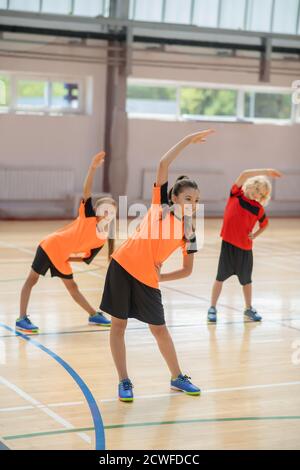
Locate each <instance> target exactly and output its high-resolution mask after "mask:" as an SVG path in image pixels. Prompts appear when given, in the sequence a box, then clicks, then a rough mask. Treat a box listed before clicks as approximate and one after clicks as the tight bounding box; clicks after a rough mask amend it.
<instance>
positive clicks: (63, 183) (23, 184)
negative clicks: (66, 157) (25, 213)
mask: <svg viewBox="0 0 300 470" xmlns="http://www.w3.org/2000/svg"><path fill="white" fill-rule="evenodd" d="M74 191H75V175H74V170H72V169H66V168H56V169H54V168H49V169H47V168H36V167H35V168H0V200H9V201H20V200H27V201H29V200H30V201H34V200H36V201H37V200H62V199H66V198H68V197H72V196H73V194H74Z"/></svg>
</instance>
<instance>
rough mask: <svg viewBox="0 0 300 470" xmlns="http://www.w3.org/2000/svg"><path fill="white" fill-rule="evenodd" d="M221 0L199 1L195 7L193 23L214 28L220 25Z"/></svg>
mask: <svg viewBox="0 0 300 470" xmlns="http://www.w3.org/2000/svg"><path fill="white" fill-rule="evenodd" d="M218 10H219V0H210V1H209V2H207V1H206V0H198V1H197V2H196V3H195V5H194V15H193V23H194V24H195V25H198V26H206V27H208V28H214V27H216V26H217V25H218Z"/></svg>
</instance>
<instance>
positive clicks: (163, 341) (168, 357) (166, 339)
mask: <svg viewBox="0 0 300 470" xmlns="http://www.w3.org/2000/svg"><path fill="white" fill-rule="evenodd" d="M149 328H150V331H151V333H152V334H153V336H154V337H155V339H156V341H157V344H158V347H159V350H160V352H161V353H162V355H163V357H164V359H165V361H166V363H167V365H168V367H169V369H170V372H171V375H172V378H176V377H178V375H179V374H181V370H180V367H179V364H178V359H177V354H176V351H175V347H174V343H173V340H172V338H171V335H170V333H169V331H168V329H167V327H166V325H149Z"/></svg>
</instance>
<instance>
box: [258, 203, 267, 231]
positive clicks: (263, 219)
mask: <svg viewBox="0 0 300 470" xmlns="http://www.w3.org/2000/svg"><path fill="white" fill-rule="evenodd" d="M258 222H259V227H260V228H264V227H266V226H267V225H268V223H269V219H268V217H267V215H266V213H265V210H264V208H263V207H262V208H261V209H260V211H259V213H258Z"/></svg>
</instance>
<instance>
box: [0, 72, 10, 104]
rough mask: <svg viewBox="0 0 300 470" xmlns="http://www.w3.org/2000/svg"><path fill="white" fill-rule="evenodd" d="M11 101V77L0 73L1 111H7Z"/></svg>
mask: <svg viewBox="0 0 300 470" xmlns="http://www.w3.org/2000/svg"><path fill="white" fill-rule="evenodd" d="M9 103H10V82H9V78H8V77H7V76H5V75H1V73H0V112H1V111H5V110H6V108H7V107H8V106H9Z"/></svg>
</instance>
